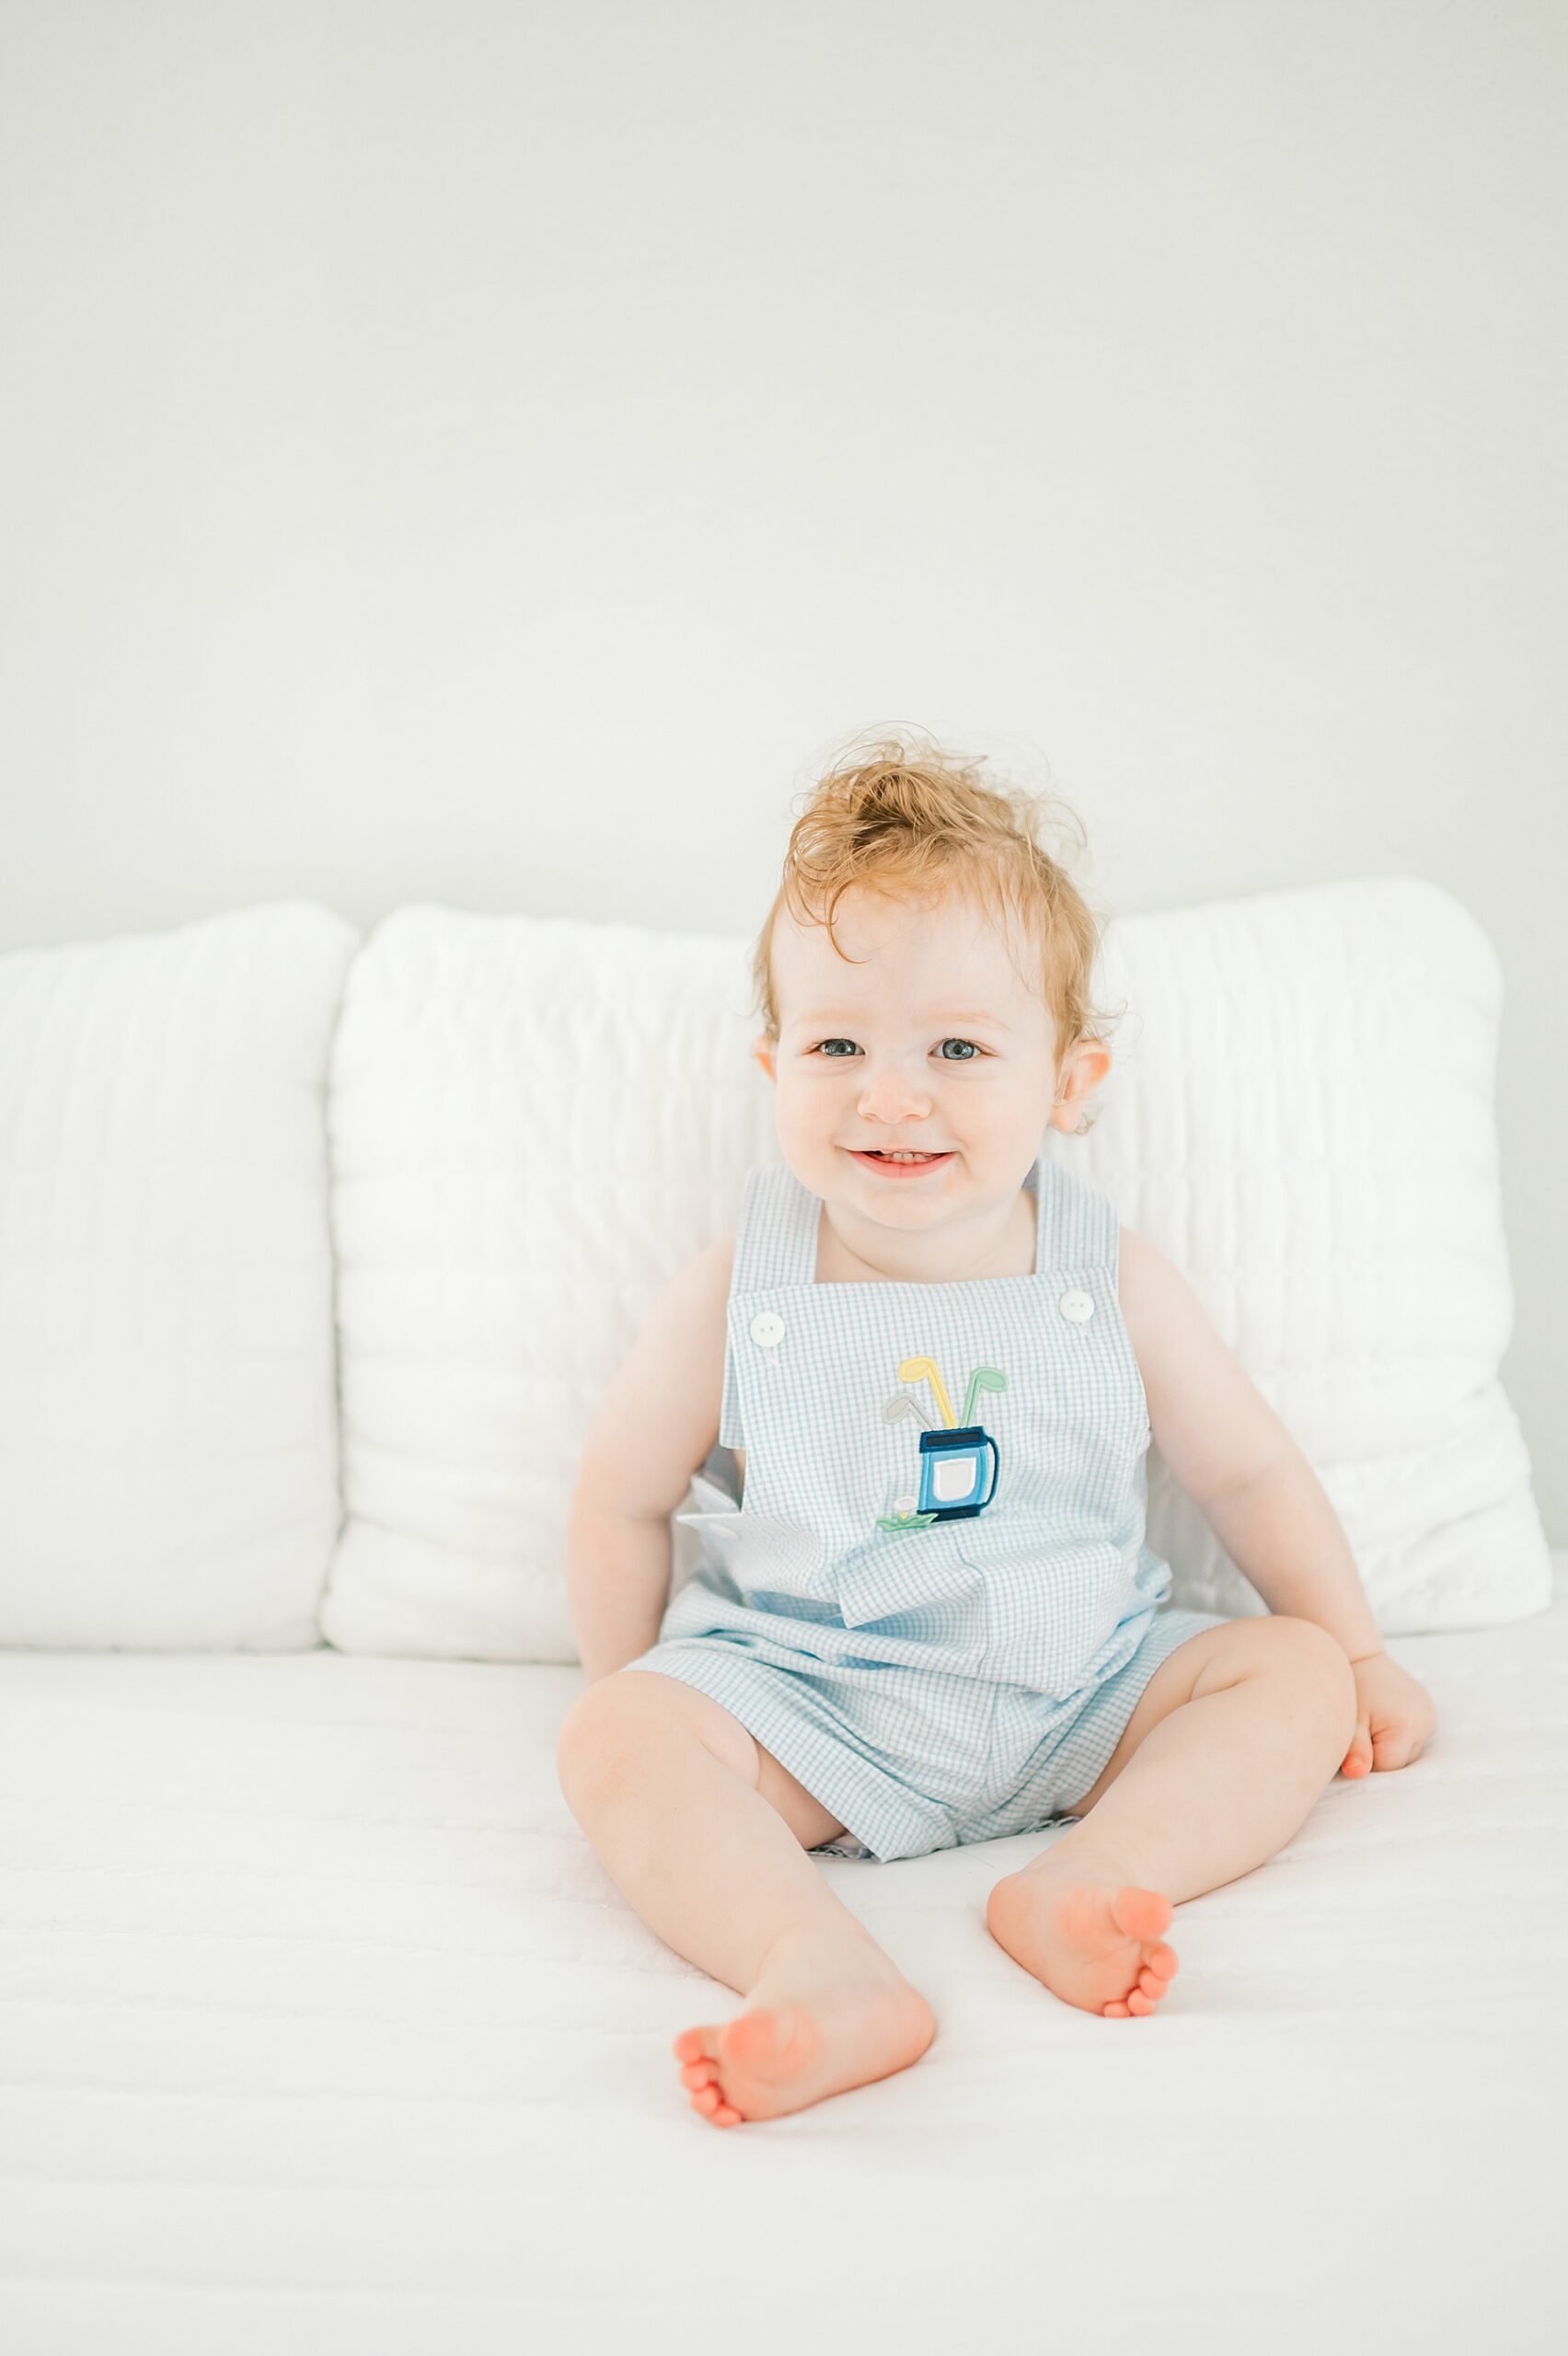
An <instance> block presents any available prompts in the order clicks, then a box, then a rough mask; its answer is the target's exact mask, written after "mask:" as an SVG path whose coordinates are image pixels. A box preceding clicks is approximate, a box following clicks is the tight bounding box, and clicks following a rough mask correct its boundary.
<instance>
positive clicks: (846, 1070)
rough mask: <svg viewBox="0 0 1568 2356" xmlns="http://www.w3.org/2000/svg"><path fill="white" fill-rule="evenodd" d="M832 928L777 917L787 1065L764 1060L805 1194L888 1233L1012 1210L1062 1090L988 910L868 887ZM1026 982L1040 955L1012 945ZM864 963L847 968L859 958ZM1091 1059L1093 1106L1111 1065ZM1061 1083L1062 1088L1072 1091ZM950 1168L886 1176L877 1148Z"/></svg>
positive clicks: (1050, 1046)
mask: <svg viewBox="0 0 1568 2356" xmlns="http://www.w3.org/2000/svg"><path fill="white" fill-rule="evenodd" d="M834 929H835V930H836V933H837V935H838V939H839V942H840V944H841V946H842V950H843V952H844V954H843V955H840V953H839V952H838V951H837V950H836V949H835V948H834V946H833V943H832V942H831V941H829V939H828V936H827V930H826V928H825V926H823V925H814V926H812V925H807V926H802V925H798V924H796V923H795V922H794V920H793V919H792V918H790V914H789V912H788V910H787V909H784V910H780V912H779V916H778V921H777V923H776V925H775V927H774V933H773V985H774V995H775V1001H776V1003H777V1005H778V1019H779V1026H780V1029H779V1039H778V1051H777V1055H776V1056H775V1055H774V1054H773V1052H772V1051H771V1049H770V1046H769V1043H768V1042H767V1039H766V1037H765V1038H762V1039H759V1040H758V1041H757V1042H756V1043H755V1049H754V1052H755V1055H756V1057H757V1059H758V1061H759V1062H760V1063H761V1064H762V1067H763V1068H764V1070H765V1071H767V1072H768V1074H769V1076H770V1077H771V1078H772V1079H773V1080H775V1082H776V1084H777V1089H778V1103H777V1108H776V1110H777V1117H778V1142H779V1146H780V1148H781V1149H782V1151H783V1155H784V1159H785V1161H787V1162H788V1163H789V1165H790V1169H791V1170H792V1171H793V1172H794V1173H795V1175H796V1177H797V1178H799V1179H800V1180H801V1184H803V1185H805V1186H807V1187H809V1188H810V1190H811V1192H812V1193H813V1194H814V1195H820V1196H821V1197H822V1198H823V1200H824V1202H828V1203H832V1204H836V1205H839V1206H842V1207H846V1208H847V1209H849V1210H851V1211H853V1212H856V1213H858V1214H859V1215H860V1216H861V1217H864V1218H870V1219H872V1220H874V1221H875V1222H876V1223H877V1224H878V1225H890V1226H893V1227H894V1228H897V1229H908V1230H914V1231H917V1232H918V1231H924V1230H929V1229H933V1228H942V1227H945V1226H947V1225H948V1223H949V1222H950V1221H951V1220H952V1219H954V1218H957V1219H960V1220H963V1219H966V1218H977V1219H979V1220H982V1221H984V1219H985V1218H986V1214H987V1212H989V1211H991V1210H993V1209H995V1210H997V1211H1001V1210H1003V1209H1004V1208H1005V1207H1010V1205H1011V1203H1012V1201H1013V1198H1014V1197H1015V1196H1016V1195H1017V1192H1018V1189H1019V1187H1020V1185H1021V1184H1022V1182H1023V1180H1024V1178H1025V1177H1026V1176H1027V1174H1028V1172H1029V1167H1030V1164H1031V1163H1032V1161H1033V1160H1034V1157H1035V1155H1036V1153H1037V1152H1038V1151H1039V1149H1040V1140H1041V1138H1042V1136H1043V1132H1044V1130H1045V1127H1046V1126H1047V1124H1048V1123H1049V1122H1050V1121H1051V1120H1053V1119H1055V1121H1056V1122H1057V1123H1058V1125H1059V1126H1066V1127H1071V1126H1073V1125H1074V1124H1075V1123H1076V1121H1077V1118H1078V1113H1077V1110H1076V1107H1074V1108H1073V1109H1070V1110H1068V1109H1066V1108H1064V1109H1063V1110H1062V1111H1058V1112H1056V1113H1055V1114H1054V1113H1053V1109H1052V1108H1053V1103H1054V1100H1055V1096H1056V1094H1057V1080H1058V1074H1057V1065H1056V1061H1055V1025H1054V1023H1053V1021H1052V1017H1051V1013H1050V1011H1049V1009H1048V1008H1047V1007H1046V1006H1045V1004H1044V1003H1043V999H1040V998H1039V997H1038V996H1037V995H1036V994H1035V992H1034V991H1033V990H1032V989H1031V988H1030V987H1029V986H1028V984H1027V983H1026V982H1025V981H1024V980H1023V979H1022V978H1021V977H1020V972H1019V971H1018V970H1016V969H1015V964H1014V960H1013V958H1009V954H1008V951H1007V947H1006V944H1005V943H1004V941H1003V940H1002V939H1001V937H1000V936H999V934H998V933H997V930H996V929H995V920H994V919H993V918H992V917H991V916H990V914H989V912H988V911H987V910H986V908H985V907H984V906H983V905H982V904H981V903H980V902H978V901H976V900H974V899H971V898H969V897H967V896H966V895H960V894H958V893H956V892H949V893H946V894H944V895H941V896H940V898H936V899H932V900H928V901H926V902H924V903H914V902H911V901H908V900H894V899H891V898H888V897H886V896H884V895H882V894H880V893H875V892H871V891H869V890H867V889H865V888H864V887H861V886H857V887H855V888H854V889H852V890H850V891H848V892H846V893H845V895H844V896H843V898H842V899H841V900H840V901H839V904H838V907H837V910H836V914H835V917H834ZM1013 941H1014V957H1016V959H1017V962H1018V965H1019V966H1021V967H1022V970H1023V972H1024V973H1026V974H1027V973H1028V972H1029V971H1030V970H1031V964H1030V957H1031V953H1030V951H1029V950H1028V948H1027V947H1026V946H1025V945H1024V944H1023V942H1022V940H1021V936H1020V934H1018V933H1017V932H1016V931H1015V933H1014V935H1013ZM851 959H852V960H855V961H863V962H855V963H849V962H847V961H848V960H851ZM1109 1060H1110V1058H1109V1057H1108V1056H1106V1055H1105V1054H1104V1052H1103V1050H1101V1051H1098V1052H1097V1055H1090V1056H1089V1057H1086V1058H1085V1059H1084V1061H1085V1065H1086V1068H1085V1070H1084V1071H1083V1073H1082V1074H1081V1076H1080V1078H1079V1080H1078V1082H1077V1083H1076V1086H1077V1092H1078V1094H1079V1095H1081V1094H1082V1093H1083V1092H1085V1091H1087V1089H1088V1088H1090V1087H1092V1086H1093V1084H1094V1082H1095V1080H1098V1079H1099V1078H1100V1076H1101V1073H1102V1072H1103V1070H1104V1068H1105V1067H1106V1065H1107V1064H1108V1063H1109ZM1063 1084H1064V1086H1065V1085H1066V1083H1065V1082H1064V1083H1063ZM901 1147H908V1148H911V1149H916V1150H918V1151H921V1152H933V1153H939V1154H940V1155H941V1157H942V1159H940V1161H933V1162H930V1163H928V1164H926V1165H925V1166H923V1167H917V1168H913V1169H909V1168H906V1169H905V1170H903V1171H897V1170H894V1171H890V1170H889V1169H887V1167H886V1166H885V1165H884V1164H882V1163H879V1162H878V1161H876V1160H874V1159H872V1158H871V1157H872V1155H874V1154H875V1153H877V1152H879V1151H880V1152H882V1153H886V1152H887V1151H889V1150H891V1149H897V1148H901Z"/></svg>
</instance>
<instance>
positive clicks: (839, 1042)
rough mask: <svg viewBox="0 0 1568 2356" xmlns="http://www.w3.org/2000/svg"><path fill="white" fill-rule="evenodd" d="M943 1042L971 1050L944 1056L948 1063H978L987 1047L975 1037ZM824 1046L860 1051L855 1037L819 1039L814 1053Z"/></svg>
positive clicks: (842, 1059) (832, 1059)
mask: <svg viewBox="0 0 1568 2356" xmlns="http://www.w3.org/2000/svg"><path fill="white" fill-rule="evenodd" d="M941 1044H942V1045H943V1046H944V1047H967V1048H968V1050H969V1053H968V1054H967V1055H966V1056H944V1057H942V1061H943V1062H944V1063H948V1064H955V1063H956V1064H971V1063H976V1062H978V1061H979V1058H980V1057H982V1056H983V1055H984V1054H985V1053H986V1050H985V1048H984V1047H977V1046H976V1045H975V1044H974V1040H973V1039H944V1040H943V1041H942V1043H941ZM824 1047H847V1048H849V1049H850V1050H851V1052H852V1053H858V1052H859V1050H858V1049H857V1048H856V1047H855V1042H854V1040H853V1039H819V1040H818V1041H817V1044H816V1045H815V1046H814V1047H813V1049H812V1053H813V1056H820V1055H821V1054H822V1052H823V1050H824ZM827 1060H828V1061H829V1063H843V1062H845V1061H846V1060H847V1058H846V1057H843V1056H829V1057H828V1059H827Z"/></svg>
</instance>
